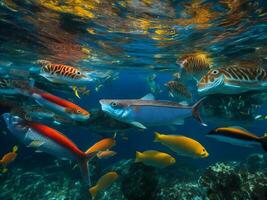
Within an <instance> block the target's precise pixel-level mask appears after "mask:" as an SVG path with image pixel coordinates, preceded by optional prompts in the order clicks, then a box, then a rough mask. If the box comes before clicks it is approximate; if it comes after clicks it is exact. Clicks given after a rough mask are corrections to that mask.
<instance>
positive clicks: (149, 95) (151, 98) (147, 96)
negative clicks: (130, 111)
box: [141, 93, 155, 101]
mask: <svg viewBox="0 0 267 200" xmlns="http://www.w3.org/2000/svg"><path fill="white" fill-rule="evenodd" d="M141 100H147V101H149V100H155V97H154V95H153V94H151V93H149V94H147V95H146V96H143V97H142V98H141Z"/></svg>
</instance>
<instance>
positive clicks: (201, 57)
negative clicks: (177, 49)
mask: <svg viewBox="0 0 267 200" xmlns="http://www.w3.org/2000/svg"><path fill="white" fill-rule="evenodd" d="M177 62H178V63H177V64H180V66H181V68H183V69H184V70H185V71H186V73H188V74H191V75H192V76H193V77H194V78H195V79H197V80H199V79H200V78H201V76H203V75H204V74H205V73H207V71H208V70H209V69H210V67H211V61H210V59H209V58H208V57H207V55H206V54H203V53H195V54H190V55H185V56H183V57H181V59H179V60H178V61H177Z"/></svg>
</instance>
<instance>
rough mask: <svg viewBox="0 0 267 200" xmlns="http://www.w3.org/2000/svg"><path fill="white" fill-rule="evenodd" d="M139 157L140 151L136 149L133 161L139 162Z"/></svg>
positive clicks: (140, 155)
mask: <svg viewBox="0 0 267 200" xmlns="http://www.w3.org/2000/svg"><path fill="white" fill-rule="evenodd" d="M141 157H142V153H141V152H139V151H136V153H135V161H134V162H135V163H138V162H141V160H142V159H141Z"/></svg>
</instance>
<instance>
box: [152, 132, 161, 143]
mask: <svg viewBox="0 0 267 200" xmlns="http://www.w3.org/2000/svg"><path fill="white" fill-rule="evenodd" d="M160 135H161V134H160V133H159V132H155V139H154V142H159V140H160Z"/></svg>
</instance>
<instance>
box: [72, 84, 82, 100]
mask: <svg viewBox="0 0 267 200" xmlns="http://www.w3.org/2000/svg"><path fill="white" fill-rule="evenodd" d="M71 88H72V90H73V92H74V94H75V96H76V97H77V98H79V99H80V98H81V97H80V95H79V91H78V88H77V87H76V86H72V87H71Z"/></svg>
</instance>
